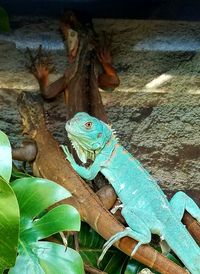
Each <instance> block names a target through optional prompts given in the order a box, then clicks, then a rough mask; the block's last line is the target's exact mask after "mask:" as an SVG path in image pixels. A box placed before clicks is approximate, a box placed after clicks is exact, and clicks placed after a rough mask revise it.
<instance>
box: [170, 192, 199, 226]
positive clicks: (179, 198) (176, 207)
mask: <svg viewBox="0 0 200 274" xmlns="http://www.w3.org/2000/svg"><path fill="white" fill-rule="evenodd" d="M170 205H171V207H172V210H173V212H174V213H175V215H176V216H177V217H178V219H179V220H180V221H181V219H182V218H183V215H184V212H185V210H187V211H188V212H189V213H190V214H191V215H192V217H193V218H195V219H196V220H197V221H198V222H199V223H200V208H199V207H198V205H197V204H196V203H195V202H194V201H193V200H192V199H191V198H190V197H189V196H188V195H187V194H186V193H184V192H182V191H179V192H177V193H176V194H175V195H174V196H173V197H172V199H171V201H170Z"/></svg>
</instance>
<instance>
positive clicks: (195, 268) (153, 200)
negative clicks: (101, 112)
mask: <svg viewBox="0 0 200 274" xmlns="http://www.w3.org/2000/svg"><path fill="white" fill-rule="evenodd" d="M65 128H66V130H67V132H68V137H69V139H70V140H71V142H72V145H73V146H74V148H75V149H76V152H77V155H78V156H79V158H80V160H81V161H82V162H86V161H87V159H88V158H89V159H91V160H94V162H93V163H92V164H91V165H90V166H89V168H85V167H83V166H80V165H78V164H77V163H76V162H75V160H74V159H73V156H72V155H71V154H70V153H69V151H68V150H67V149H65V153H66V156H67V159H68V161H69V162H70V163H71V166H72V167H73V168H74V170H75V171H76V172H77V173H78V174H79V175H80V176H81V177H83V178H84V179H88V180H92V179H94V178H95V176H96V175H97V174H98V172H101V173H102V174H103V175H104V176H105V177H106V178H107V179H108V181H109V182H110V183H111V184H112V186H113V188H114V189H115V192H116V193H117V195H118V197H119V198H120V200H121V202H122V205H123V208H122V216H123V217H124V218H125V220H126V222H127V224H128V226H129V227H127V228H126V229H124V230H123V231H120V232H118V233H116V234H115V235H113V236H112V237H111V238H110V239H109V240H108V241H107V242H106V244H105V245H104V250H103V254H102V256H101V258H103V255H104V254H105V252H106V251H107V249H108V248H109V247H110V246H111V245H112V244H114V243H115V242H116V241H118V240H120V239H121V238H123V237H127V236H128V237H131V238H133V239H136V240H137V241H138V243H137V245H136V246H135V247H134V249H133V250H132V253H131V256H133V255H134V254H135V253H136V252H137V250H138V248H139V247H140V246H141V245H143V244H147V243H149V242H150V241H151V233H153V234H157V235H159V236H160V237H161V239H163V240H165V241H166V242H167V244H168V245H169V246H170V247H171V249H172V250H173V251H174V252H175V253H176V255H177V256H178V257H179V258H180V260H181V261H182V262H183V263H184V265H185V266H186V267H187V268H188V270H189V271H190V272H191V273H192V274H199V273H200V248H199V246H198V245H197V243H196V242H195V241H194V239H193V238H192V237H191V235H190V234H189V232H188V231H187V229H186V228H185V227H184V225H183V224H182V223H181V219H182V218H183V215H184V211H185V210H187V211H188V212H189V213H190V214H191V215H192V216H193V217H194V218H195V219H196V220H197V221H198V222H200V209H199V207H198V206H197V204H195V202H194V201H193V200H192V199H191V198H190V197H189V196H187V195H186V194H185V193H183V192H177V193H176V194H175V195H174V196H173V198H172V199H171V201H170V202H168V200H167V198H166V196H165V194H164V193H163V192H162V190H161V189H160V187H159V186H158V184H157V182H156V181H155V180H154V178H152V177H151V175H150V174H149V173H148V172H147V171H146V170H145V169H144V168H143V167H142V165H141V164H140V163H139V161H137V160H136V159H135V158H134V157H133V156H132V155H131V154H129V153H128V152H127V151H126V150H125V148H124V147H123V146H121V145H119V144H118V141H117V139H116V137H115V136H114V134H113V132H112V130H111V129H110V127H109V126H108V125H107V124H105V123H104V122H103V121H100V120H98V119H97V118H95V117H93V116H90V115H89V114H87V113H84V112H79V113H77V114H76V115H75V116H74V117H73V118H72V119H71V120H69V121H68V122H67V123H66V126H65Z"/></svg>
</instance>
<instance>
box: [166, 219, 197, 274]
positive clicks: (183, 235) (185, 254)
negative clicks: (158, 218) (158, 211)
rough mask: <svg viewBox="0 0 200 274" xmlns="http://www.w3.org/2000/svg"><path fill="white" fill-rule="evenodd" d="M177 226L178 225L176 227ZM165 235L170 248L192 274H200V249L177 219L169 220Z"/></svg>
mask: <svg viewBox="0 0 200 274" xmlns="http://www.w3.org/2000/svg"><path fill="white" fill-rule="evenodd" d="M175 224H176V225H175ZM164 230H165V232H164V234H163V236H164V238H165V240H166V242H167V243H168V245H169V246H170V248H171V249H172V250H173V251H174V252H175V253H176V255H177V256H178V257H179V259H180V260H181V261H182V262H183V264H184V265H185V266H186V268H187V269H188V270H189V271H190V272H191V273H192V274H200V247H199V246H198V245H197V243H196V242H195V240H194V239H193V238H192V236H191V235H190V234H189V232H188V231H187V229H186V228H185V227H184V225H182V224H181V223H180V222H179V221H178V220H177V219H176V218H175V217H172V218H170V220H169V219H168V220H167V224H166V226H165V229H164Z"/></svg>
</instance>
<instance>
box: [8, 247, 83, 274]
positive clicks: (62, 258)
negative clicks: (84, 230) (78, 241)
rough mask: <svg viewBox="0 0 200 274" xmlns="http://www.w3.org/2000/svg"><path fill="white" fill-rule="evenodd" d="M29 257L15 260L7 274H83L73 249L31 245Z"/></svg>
mask: <svg viewBox="0 0 200 274" xmlns="http://www.w3.org/2000/svg"><path fill="white" fill-rule="evenodd" d="M29 248H30V250H31V251H29V254H31V255H30V256H26V255H25V254H24V255H23V256H22V255H21V256H19V257H18V258H17V262H16V265H15V267H14V268H12V269H11V270H10V271H9V274H19V273H22V274H23V273H29V274H53V273H56V274H63V273H66V274H83V273H84V268H83V261H82V259H81V257H80V255H79V254H78V253H77V252H76V251H75V250H73V249H71V248H67V250H65V247H64V246H62V245H59V244H55V243H50V242H37V243H31V244H30V246H29Z"/></svg>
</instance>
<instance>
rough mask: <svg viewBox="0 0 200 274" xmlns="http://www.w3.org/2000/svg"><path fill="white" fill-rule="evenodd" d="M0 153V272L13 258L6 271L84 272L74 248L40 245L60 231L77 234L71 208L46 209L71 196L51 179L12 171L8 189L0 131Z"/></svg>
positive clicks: (7, 157) (8, 162)
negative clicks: (14, 178) (11, 179)
mask: <svg viewBox="0 0 200 274" xmlns="http://www.w3.org/2000/svg"><path fill="white" fill-rule="evenodd" d="M0 155H1V158H0V160H1V161H0V190H1V191H0V228H1V229H0V243H1V244H0V273H2V272H3V271H4V270H5V269H8V268H10V267H11V266H13V265H14V264H15V260H16V264H15V265H14V267H12V268H10V270H9V272H8V273H11V274H15V273H22V274H23V273H30V274H32V273H33V274H40V273H41V274H42V273H46V274H48V273H49V274H51V273H58V274H59V273H70V274H73V273H74V274H79V273H80V274H82V273H83V272H84V270H83V262H82V259H81V257H80V255H79V254H78V253H77V252H76V251H75V250H73V249H71V248H67V250H65V247H64V246H63V245H60V244H56V243H52V242H47V241H41V240H42V239H44V238H47V237H49V236H51V235H53V234H55V233H57V232H60V231H71V230H73V231H78V230H80V215H79V214H78V212H77V210H76V209H75V208H73V207H72V206H70V205H66V204H65V205H59V206H57V207H54V208H52V209H51V210H48V211H45V210H46V209H47V208H49V207H52V205H53V204H55V203H57V202H59V201H61V200H63V199H65V198H67V197H69V196H71V194H70V193H69V192H68V191H67V190H66V189H65V188H63V187H61V186H60V185H58V184H56V183H54V182H52V181H49V180H47V179H41V178H34V177H31V176H27V175H26V177H24V175H23V174H22V173H20V172H17V171H16V169H15V171H14V176H12V178H13V177H17V178H18V179H16V180H14V181H13V182H12V183H11V184H10V185H9V179H10V176H11V169H12V158H11V147H10V143H9V140H8V138H7V136H6V135H5V134H4V133H3V132H1V131H0ZM2 155H3V156H2ZM19 212H20V216H19ZM19 223H20V229H19ZM17 251H18V256H17V259H16V254H17Z"/></svg>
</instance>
